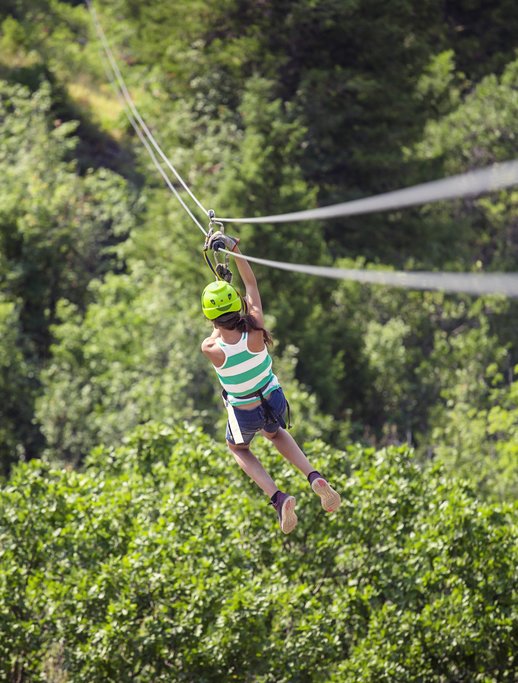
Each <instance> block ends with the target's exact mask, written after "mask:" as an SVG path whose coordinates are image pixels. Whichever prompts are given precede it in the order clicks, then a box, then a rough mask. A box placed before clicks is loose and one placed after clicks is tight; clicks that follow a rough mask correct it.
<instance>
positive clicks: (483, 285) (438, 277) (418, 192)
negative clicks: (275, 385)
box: [86, 0, 518, 297]
mask: <svg viewBox="0 0 518 683" xmlns="http://www.w3.org/2000/svg"><path fill="white" fill-rule="evenodd" d="M86 4H87V6H88V9H89V11H90V14H91V16H92V20H93V23H94V26H95V29H96V31H97V34H98V36H99V39H100V41H101V43H102V45H103V48H104V51H105V53H106V56H107V58H108V65H109V68H107V69H106V71H107V77H108V80H109V81H110V82H111V84H112V85H113V87H114V88H115V90H116V92H117V95H118V97H119V99H120V100H121V102H122V105H123V108H124V111H125V113H126V116H127V117H128V120H129V122H130V124H131V125H132V127H133V128H134V130H135V132H136V134H137V136H138V138H139V139H140V141H141V142H142V144H143V145H144V147H145V148H146V150H147V152H148V153H149V155H150V157H151V159H152V161H153V163H154V164H155V166H156V168H157V169H158V171H159V172H160V174H161V175H162V177H163V179H164V181H165V182H166V184H167V186H168V187H169V189H170V190H171V191H172V192H173V193H174V195H175V197H176V198H177V199H178V201H179V202H180V204H181V205H182V207H183V208H184V209H185V211H186V212H187V214H188V215H189V216H190V217H191V219H192V220H193V221H194V222H195V223H196V225H197V226H198V228H199V229H200V230H201V231H202V233H203V234H204V235H205V236H207V231H206V230H205V228H203V226H202V225H201V224H200V222H199V221H198V219H197V218H196V217H195V216H194V214H193V213H192V212H191V210H190V209H189V207H188V206H187V205H186V203H185V202H184V201H183V199H182V197H181V196H180V194H179V193H178V191H177V190H176V188H175V187H174V185H173V184H172V182H171V180H170V178H169V176H168V175H167V173H166V172H165V170H164V169H163V167H162V165H161V163H160V162H159V160H158V159H157V157H156V155H155V153H154V151H153V149H152V148H151V146H150V144H149V142H148V140H147V139H146V137H145V135H144V133H146V135H147V137H148V139H149V141H150V142H151V144H152V145H153V146H154V147H155V149H156V150H157V151H158V153H159V154H160V156H161V157H162V159H164V161H165V162H166V164H167V166H168V167H169V169H170V170H172V172H173V173H174V175H175V177H176V178H177V179H178V180H179V182H180V183H181V185H182V186H183V187H184V189H185V190H186V191H187V192H188V194H189V195H190V196H191V198H192V199H193V200H194V201H195V202H196V204H197V205H198V206H199V207H200V208H201V209H202V210H203V211H204V213H206V214H207V215H208V216H209V217H210V218H211V220H212V219H213V218H214V213H213V212H212V211H210V212H209V211H206V209H205V208H204V207H203V205H202V204H201V203H200V202H199V201H198V200H197V199H196V197H195V196H194V195H193V193H192V192H191V191H190V189H189V188H188V186H187V185H186V183H185V182H184V181H183V179H182V178H181V176H180V175H179V174H178V172H177V171H176V169H175V168H174V166H173V165H172V163H171V162H170V161H169V159H168V158H167V156H166V155H165V154H164V152H162V150H161V148H160V147H159V145H158V143H157V142H156V140H155V139H154V137H153V135H152V133H151V131H150V130H149V128H148V127H147V126H146V124H145V122H144V120H143V119H142V117H141V116H140V114H139V112H138V110H137V108H136V107H135V105H134V103H133V100H132V99H131V96H130V94H129V91H128V89H127V88H126V85H125V82H124V79H123V77H122V74H121V72H120V70H119V68H118V66H117V63H116V61H115V58H114V57H113V53H112V51H111V49H110V47H109V44H108V41H107V39H106V35H105V34H104V31H103V29H102V26H101V25H100V22H99V20H98V18H97V15H96V13H95V9H94V7H93V5H92V3H91V0H86ZM128 108H129V110H128ZM133 114H135V115H133ZM139 124H140V126H139ZM143 131H144V133H143ZM517 183H518V160H514V161H510V162H504V163H501V164H495V165H494V166H491V167H487V168H484V169H479V170H477V171H472V172H470V173H465V174H460V175H457V176H451V177H450V178H444V179H442V180H437V181H432V182H429V183H423V184H421V185H416V186H414V187H410V188H405V189H403V190H396V191H394V192H388V193H385V194H382V195H376V196H374V197H366V198H364V199H358V200H353V201H351V202H344V203H342V204H335V205H332V206H327V207H321V208H317V209H309V210H307V211H297V212H294V213H289V214H277V215H273V216H264V217H261V216H255V217H252V218H219V217H218V218H217V220H216V222H221V223H224V222H226V223H245V222H248V223H258V222H265V223H266V222H270V223H280V222H291V221H298V220H314V219H318V218H320V219H322V218H333V217H338V216H352V215H358V214H362V213H363V214H364V213H371V212H375V211H385V210H389V209H396V208H403V207H405V206H412V205H416V204H423V203H428V202H432V201H439V200H444V199H453V198H456V197H465V196H468V195H474V194H479V193H482V192H489V191H492V190H496V189H503V188H505V187H509V186H511V185H515V184H517ZM220 251H221V252H224V253H226V254H227V255H231V256H234V257H235V258H240V259H245V260H248V261H250V262H252V263H257V264H258V265H263V266H266V267H269V268H276V269H279V270H286V271H291V272H296V273H303V274H307V275H314V276H317V277H327V278H333V279H339V280H350V281H356V282H363V283H368V284H378V285H385V286H392V287H400V288H406V289H423V290H424V289H426V290H438V291H445V292H455V293H466V294H476V295H479V294H503V295H506V296H510V297H518V275H516V274H512V273H452V272H443V271H441V272H429V271H414V272H408V271H372V270H364V269H349V268H331V267H327V266H313V265H306V264H299V263H287V262H284V261H274V260H269V259H262V258H256V257H253V256H247V255H245V254H235V253H234V252H230V251H228V250H226V249H220Z"/></svg>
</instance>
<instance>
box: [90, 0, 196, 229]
mask: <svg viewBox="0 0 518 683" xmlns="http://www.w3.org/2000/svg"><path fill="white" fill-rule="evenodd" d="M87 3H89V0H87ZM101 57H102V53H101ZM102 62H103V66H104V69H105V72H106V76H107V78H108V80H109V82H110V84H111V85H112V86H113V88H114V90H115V93H116V95H117V97H118V98H119V100H120V101H121V103H122V105H123V109H124V113H125V114H126V116H127V118H128V120H129V122H130V124H131V125H132V127H133V129H134V131H135V133H136V134H137V136H138V138H139V140H140V141H141V142H142V144H143V145H144V147H145V149H146V150H147V152H148V154H149V156H150V157H151V159H152V161H153V163H154V164H155V166H156V168H157V169H158V171H159V173H160V175H161V176H162V178H163V179H164V181H165V183H166V185H167V186H168V188H169V189H170V190H171V192H172V193H173V194H174V196H175V197H176V199H178V201H179V202H180V204H181V205H182V206H183V208H184V209H185V211H186V212H187V213H188V215H189V216H190V217H191V218H192V220H193V221H194V223H195V224H196V225H197V227H198V228H199V229H200V230H201V231H202V233H203V234H204V235H205V236H206V235H207V231H206V230H205V228H204V227H203V226H202V225H201V223H200V222H199V221H198V219H197V218H196V216H195V215H194V214H193V213H192V211H191V210H190V208H189V207H188V206H187V204H186V203H185V202H184V200H183V199H182V197H181V196H180V194H179V192H178V191H177V189H176V188H175V186H174V185H173V184H172V182H171V180H170V178H169V176H168V175H167V173H166V172H165V171H164V169H163V168H162V165H161V164H160V162H159V160H158V159H157V157H156V154H155V153H154V152H153V150H152V148H151V146H150V145H149V143H148V141H147V140H146V138H145V137H144V135H143V133H142V131H141V129H140V128H139V126H138V124H137V122H136V120H135V118H134V117H133V115H132V114H131V112H130V111H129V110H128V107H127V106H126V100H125V98H124V97H123V95H122V93H121V91H120V89H119V87H118V86H117V81H116V80H115V78H114V73H113V71H112V69H111V62H110V61H108V62H106V61H105V59H102Z"/></svg>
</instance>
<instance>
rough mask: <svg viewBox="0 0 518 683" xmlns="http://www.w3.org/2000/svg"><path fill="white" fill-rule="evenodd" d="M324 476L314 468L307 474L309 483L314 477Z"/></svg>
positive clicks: (320, 477) (321, 477)
mask: <svg viewBox="0 0 518 683" xmlns="http://www.w3.org/2000/svg"><path fill="white" fill-rule="evenodd" d="M323 478H324V477H323V476H322V475H321V474H320V472H317V471H316V470H313V472H310V473H309V474H308V481H309V483H310V485H311V484H312V483H313V482H314V481H315V479H323Z"/></svg>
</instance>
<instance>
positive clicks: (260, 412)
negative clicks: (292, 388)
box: [225, 387, 287, 444]
mask: <svg viewBox="0 0 518 683" xmlns="http://www.w3.org/2000/svg"><path fill="white" fill-rule="evenodd" d="M265 401H266V402H267V403H268V406H269V407H270V410H271V412H272V415H273V417H274V418H275V421H272V419H271V417H270V418H268V417H267V416H266V414H265V410H264V408H263V406H262V405H260V406H257V408H252V410H243V409H240V408H237V407H235V408H234V413H235V415H236V419H237V422H238V424H239V428H240V429H241V435H242V437H243V443H245V444H248V443H250V441H252V439H253V438H254V436H255V434H256V433H257V432H259V431H261V429H264V431H265V432H268V433H269V434H275V432H276V431H277V430H278V429H279V427H283V428H285V427H286V422H285V421H284V413H285V412H286V406H287V403H286V398H285V397H284V393H283V391H282V389H281V388H280V387H279V389H274V390H273V391H272V393H271V394H268V396H266V397H265ZM225 436H226V438H227V441H228V442H229V443H233V444H235V441H234V437H233V436H232V432H231V430H230V425H229V423H228V421H227V431H226V435H225Z"/></svg>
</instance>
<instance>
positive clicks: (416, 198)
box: [218, 159, 518, 223]
mask: <svg viewBox="0 0 518 683" xmlns="http://www.w3.org/2000/svg"><path fill="white" fill-rule="evenodd" d="M516 184H518V159H515V160H513V161H506V162H503V163H500V164H493V165H492V166H487V167H486V168H481V169H478V170H476V171H470V172H469V173H461V174H459V175H455V176H451V177H449V178H442V179H441V180H433V181H431V182H428V183H422V184H421V185H414V186H413V187H406V188H404V189H402V190H395V191H394V192H386V193H384V194H379V195H375V196H374V197H364V198H363V199H355V200H353V201H350V202H342V203H341V204H332V205H331V206H323V207H320V208H318V209H308V210H306V211H295V212H292V213H282V214H275V215H272V216H254V217H251V218H220V217H219V216H218V220H219V221H221V222H222V223H291V222H294V221H310V220H315V219H327V218H337V217H339V216H342V217H343V216H357V215H359V214H365V213H373V212H375V211H388V210H389V209H401V208H404V207H407V206H415V205H416V204H427V203H430V202H437V201H442V200H445V199H455V198H456V197H467V196H469V195H477V194H481V193H484V192H490V191H492V190H499V189H503V188H506V187H510V186H511V185H516Z"/></svg>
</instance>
